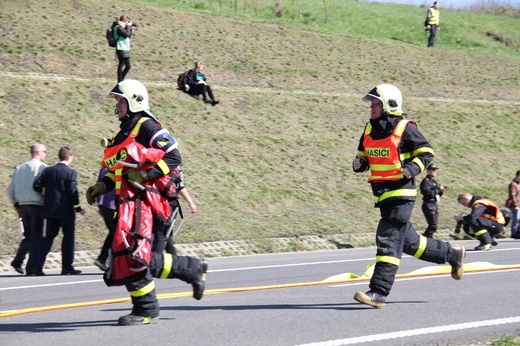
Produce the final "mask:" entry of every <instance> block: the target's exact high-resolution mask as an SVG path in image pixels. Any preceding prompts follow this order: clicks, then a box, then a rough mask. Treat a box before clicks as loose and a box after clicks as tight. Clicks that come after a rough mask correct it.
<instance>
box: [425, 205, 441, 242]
mask: <svg viewBox="0 0 520 346" xmlns="http://www.w3.org/2000/svg"><path fill="white" fill-rule="evenodd" d="M422 212H423V214H424V217H425V218H426V222H428V227H427V228H426V231H425V232H424V233H423V235H424V236H425V237H428V238H431V237H432V235H433V233H435V231H437V224H438V220H439V209H438V207H437V203H423V205H422Z"/></svg>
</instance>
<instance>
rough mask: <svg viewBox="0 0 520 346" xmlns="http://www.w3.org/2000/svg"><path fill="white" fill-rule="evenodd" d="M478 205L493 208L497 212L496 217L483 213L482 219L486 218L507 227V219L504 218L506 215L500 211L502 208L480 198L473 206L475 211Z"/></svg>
mask: <svg viewBox="0 0 520 346" xmlns="http://www.w3.org/2000/svg"><path fill="white" fill-rule="evenodd" d="M477 204H483V205H485V206H486V207H490V208H493V209H494V212H495V215H493V214H488V213H485V212H484V213H482V215H480V216H481V217H484V218H486V219H489V220H491V221H495V222H498V223H499V224H501V225H505V224H506V219H505V217H504V214H502V211H501V210H500V207H499V206H498V205H496V204H495V203H494V202H492V201H490V200H489V199H487V198H480V199H477V200H475V202H473V204H472V205H471V208H472V209H474V207H475V206H476V205H477Z"/></svg>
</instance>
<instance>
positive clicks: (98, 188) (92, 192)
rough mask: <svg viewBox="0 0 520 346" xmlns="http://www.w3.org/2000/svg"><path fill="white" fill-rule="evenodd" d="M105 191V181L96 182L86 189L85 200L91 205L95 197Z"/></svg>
mask: <svg viewBox="0 0 520 346" xmlns="http://www.w3.org/2000/svg"><path fill="white" fill-rule="evenodd" d="M106 191H107V187H106V186H105V183H102V182H100V181H99V182H97V183H96V184H94V185H93V186H91V187H89V188H88V189H87V202H88V204H90V205H92V204H94V203H95V202H96V197H97V196H99V195H102V194H104V193H105V192H106Z"/></svg>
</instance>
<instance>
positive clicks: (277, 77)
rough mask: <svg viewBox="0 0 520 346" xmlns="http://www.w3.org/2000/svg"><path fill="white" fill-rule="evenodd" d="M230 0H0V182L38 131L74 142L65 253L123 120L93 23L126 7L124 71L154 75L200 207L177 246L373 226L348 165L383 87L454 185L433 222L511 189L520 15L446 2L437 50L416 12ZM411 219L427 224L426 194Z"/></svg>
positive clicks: (155, 96)
mask: <svg viewBox="0 0 520 346" xmlns="http://www.w3.org/2000/svg"><path fill="white" fill-rule="evenodd" d="M233 3H234V2H230V1H173V0H170V1H148V2H142V1H114V0H109V1H102V0H89V1H78V0H68V1H65V0H51V1H47V2H43V3H42V2H41V1H35V0H23V1H19V2H14V1H7V2H4V4H3V5H2V11H1V13H0V35H1V37H2V39H1V40H0V45H1V50H0V128H1V130H2V135H1V136H0V148H1V149H0V150H1V155H0V172H1V175H2V176H3V177H4V179H3V180H2V182H0V190H2V191H5V189H6V187H7V184H8V183H9V180H10V176H11V174H12V171H13V169H14V168H15V167H16V166H17V165H18V164H20V163H22V162H24V161H26V160H27V159H28V158H29V154H28V148H29V146H30V145H31V144H32V143H33V142H34V141H41V142H42V143H44V144H45V145H46V146H47V149H48V152H49V154H48V156H47V163H48V164H55V163H56V162H57V151H58V148H59V147H60V146H63V145H70V146H72V147H73V148H74V149H75V152H76V155H75V161H74V162H73V168H75V169H76V170H77V171H78V175H79V178H78V179H79V188H80V192H81V199H82V203H83V205H84V206H85V207H87V209H88V214H87V215H86V216H79V217H78V220H77V249H78V250H86V249H98V248H100V246H101V244H102V239H103V238H104V236H105V234H106V230H105V228H104V226H103V224H102V221H101V218H100V217H99V215H97V212H96V211H97V210H96V209H97V207H94V206H92V207H91V206H88V205H87V203H86V200H85V198H84V192H85V190H86V189H87V187H88V186H90V184H92V183H93V182H94V181H95V179H96V177H97V172H98V168H99V162H100V158H101V156H102V150H103V149H102V148H101V147H100V146H99V144H98V143H99V138H101V137H107V136H111V135H113V134H114V133H115V132H116V131H117V129H118V121H117V118H116V117H115V115H114V113H113V108H114V104H115V103H114V100H113V99H110V98H109V97H108V96H107V95H108V92H109V91H110V89H111V88H112V87H113V86H114V85H115V83H116V66H117V63H116V60H115V56H114V52H113V50H111V49H110V48H109V47H108V46H107V44H106V41H105V38H104V31H105V29H106V27H107V26H108V25H109V24H110V23H111V22H112V21H113V18H114V16H118V15H120V14H123V13H124V14H127V15H129V16H130V18H132V20H134V21H136V22H137V23H138V25H139V26H138V28H137V29H135V30H134V34H133V40H132V44H133V46H132V47H133V48H132V62H133V68H132V70H131V71H130V73H129V75H128V78H135V79H139V80H141V81H142V82H143V83H144V84H145V85H146V86H147V87H148V90H149V93H150V104H151V107H152V111H153V112H154V114H155V115H156V116H157V117H158V118H159V119H160V120H161V122H162V124H163V125H164V126H165V127H167V128H168V129H169V130H170V132H171V133H172V134H173V135H174V137H175V138H176V139H177V140H178V142H179V143H180V150H181V153H182V155H183V160H184V164H183V168H184V170H185V172H186V183H187V186H188V187H189V189H190V192H191V194H192V196H193V197H194V199H195V201H196V203H197V204H198V206H199V209H200V211H199V213H197V214H195V215H192V216H188V218H187V220H186V222H185V223H184V226H183V229H182V232H181V234H180V235H179V236H178V238H177V241H178V242H203V241H214V240H232V239H248V240H253V241H257V242H258V243H259V244H261V243H263V242H264V240H265V238H267V237H282V236H283V237H298V236H301V235H310V234H312V235H323V236H325V237H328V236H332V235H336V234H343V235H346V236H348V235H349V234H354V233H360V232H374V229H375V226H376V224H377V221H378V218H379V216H378V210H376V209H374V208H373V204H372V196H371V193H370V188H369V185H368V184H366V179H367V176H366V175H355V174H353V173H352V171H351V168H350V165H351V161H352V159H353V157H354V156H355V153H356V149H357V142H358V140H359V137H360V135H361V132H362V129H363V126H364V124H365V122H366V121H367V119H368V117H369V115H368V114H369V113H368V111H369V107H368V105H367V104H364V103H363V102H361V100H360V99H361V97H362V96H363V95H364V94H365V93H366V92H367V91H368V90H370V89H371V88H372V87H374V86H375V85H377V84H380V83H383V82H386V83H392V84H395V85H397V86H398V87H399V88H400V89H401V90H402V92H403V94H404V109H405V111H406V112H407V113H408V114H409V117H410V118H411V119H413V120H416V121H417V122H418V125H419V128H420V129H421V131H422V132H423V133H424V134H425V135H426V137H427V138H429V140H430V141H431V143H432V146H433V147H434V150H435V152H436V161H435V162H436V164H437V165H438V166H440V167H441V170H440V171H439V176H438V180H439V181H440V182H442V183H444V184H446V185H448V186H449V188H448V190H447V193H446V195H445V197H444V199H443V202H442V206H441V217H440V225H441V227H443V228H451V227H453V226H454V221H453V219H452V214H454V213H459V212H461V211H462V208H461V207H460V206H459V205H457V203H456V196H457V194H458V193H459V192H462V191H469V192H473V193H477V194H484V195H486V196H488V197H489V198H491V199H494V200H495V201H497V202H502V201H503V200H505V198H506V197H507V184H508V182H509V181H510V180H511V179H512V177H513V174H514V172H515V171H516V170H517V169H520V166H519V165H518V161H519V149H520V141H519V140H518V119H519V118H518V116H519V115H520V111H519V107H518V106H519V105H520V101H519V97H520V83H519V82H520V56H519V54H518V53H519V51H520V38H519V36H520V34H519V33H518V30H516V29H517V28H518V19H517V18H513V17H509V16H499V15H495V16H493V15H487V14H475V13H469V12H462V11H447V10H444V11H443V12H442V16H443V17H442V18H443V20H444V21H445V22H446V24H443V29H442V31H441V32H440V33H439V37H438V40H437V47H436V48H435V49H427V48H426V47H425V46H426V37H425V36H424V31H423V28H422V22H423V17H424V13H425V9H424V8H416V7H411V6H403V5H384V4H376V3H363V2H357V1H350V0H342V1H330V2H329V5H328V6H327V7H324V6H325V5H323V4H324V3H323V2H321V1H318V2H316V1H311V0H306V1H303V0H302V1H297V2H296V1H289V0H287V1H278V3H279V4H280V5H279V6H280V7H279V8H277V9H276V10H277V11H278V13H279V15H278V16H276V15H275V13H276V11H275V9H274V8H273V1H268V0H256V1H246V0H241V1H238V2H237V3H238V4H239V8H238V10H237V11H236V12H235V10H234V8H233V6H230V5H232V4H233ZM316 3H319V4H321V5H316ZM295 4H296V5H295ZM244 5H246V7H243V6H244ZM389 13H393V14H395V16H388V14H389ZM388 17H392V18H390V19H389V18H388ZM515 28H516V29H515ZM196 60H203V61H204V62H205V63H206V72H207V76H208V78H209V80H208V81H209V83H210V84H212V85H213V86H214V89H215V94H216V96H217V98H218V99H220V101H221V104H220V105H218V106H216V107H208V106H206V105H205V104H203V103H202V102H201V101H199V100H195V99H193V98H191V97H189V96H187V95H185V94H183V93H181V92H180V91H178V90H176V88H175V80H176V77H177V75H178V74H179V73H181V72H183V71H184V70H186V69H187V68H189V67H191V66H192V64H193V62H194V61H196ZM422 177H423V176H420V177H419V179H422ZM0 217H1V219H2V220H3V223H2V225H0V236H1V237H2V239H3V240H2V242H1V243H0V254H14V252H15V250H16V247H17V244H18V242H19V240H20V238H19V236H18V234H17V229H18V222H17V218H16V215H15V214H14V211H13V209H12V207H11V205H10V203H9V201H8V199H7V196H6V194H5V193H4V194H1V195H0ZM413 222H414V224H415V226H416V227H417V228H418V229H419V230H420V231H422V230H423V229H424V228H425V226H426V225H425V221H424V220H423V216H422V213H421V211H420V204H419V205H418V206H417V207H416V211H415V212H414V216H413ZM56 247H58V248H59V243H58V242H57V244H55V248H56ZM265 251H269V248H268V246H266V248H265Z"/></svg>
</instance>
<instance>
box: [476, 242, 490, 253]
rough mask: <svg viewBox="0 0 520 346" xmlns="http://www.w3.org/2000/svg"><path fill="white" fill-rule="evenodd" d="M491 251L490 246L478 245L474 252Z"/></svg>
mask: <svg viewBox="0 0 520 346" xmlns="http://www.w3.org/2000/svg"><path fill="white" fill-rule="evenodd" d="M482 250H491V244H484V243H480V245H479V246H476V247H475V251H482Z"/></svg>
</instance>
